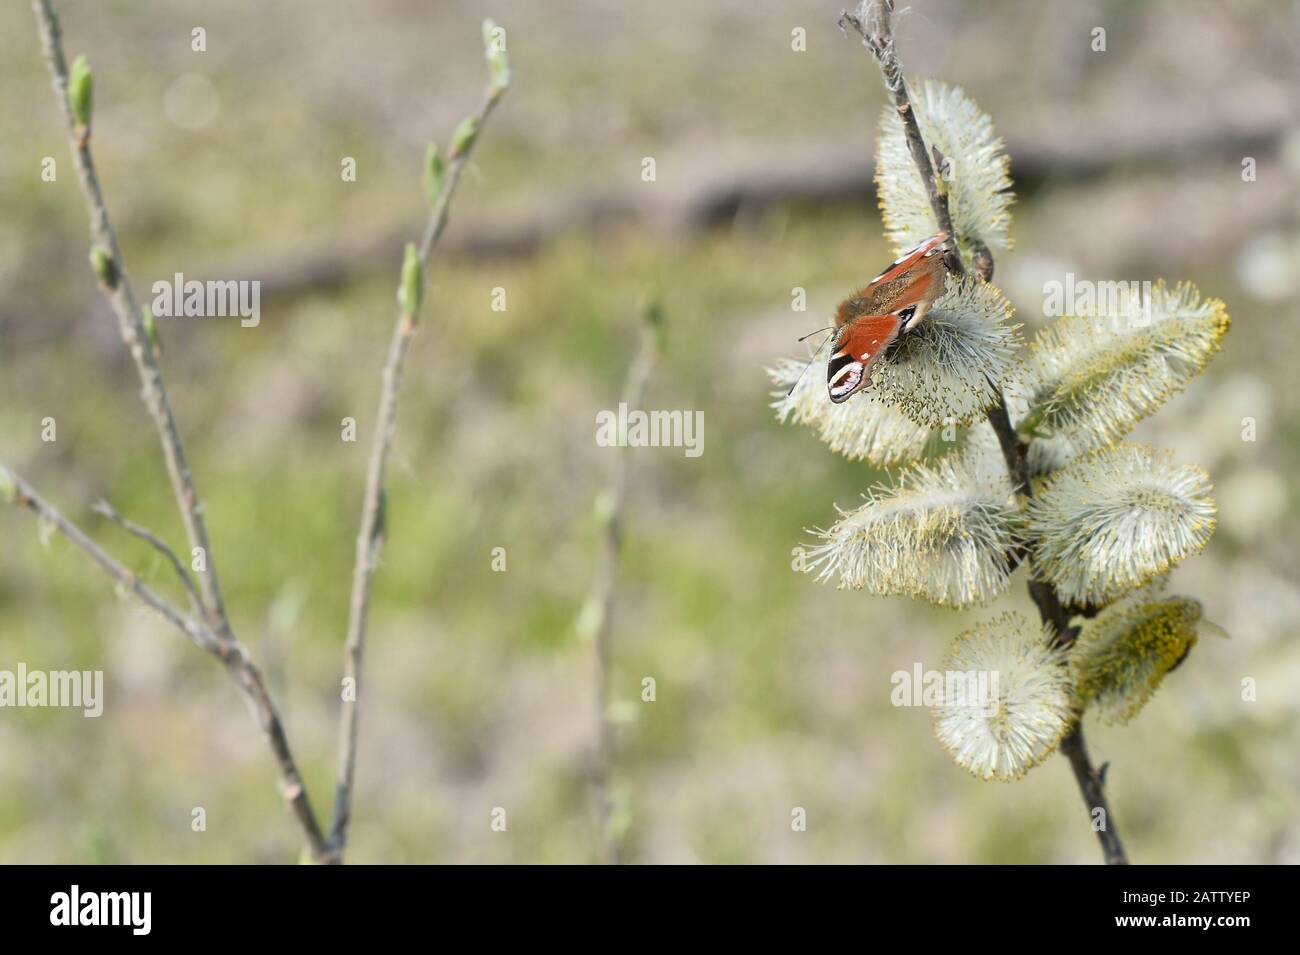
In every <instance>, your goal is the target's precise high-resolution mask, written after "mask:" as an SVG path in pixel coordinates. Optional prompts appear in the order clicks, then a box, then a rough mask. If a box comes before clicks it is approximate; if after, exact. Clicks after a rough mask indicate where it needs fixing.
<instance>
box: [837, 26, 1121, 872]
mask: <svg viewBox="0 0 1300 955" xmlns="http://www.w3.org/2000/svg"><path fill="white" fill-rule="evenodd" d="M893 12H894V3H893V0H876V2H870V0H863V2H862V3H861V4H860V5H859V6H858V8H857V10H855V11H854V12H853V13H849V12H848V11H843V12H842V13H841V15H840V28H841V29H843V28H844V25H845V24H848V25H849V26H851V27H852V28H853V29H854V30H856V31H857V33H858V34H859V35H860V36H861V37H862V42H863V45H864V46H866V48H867V49H868V50H869V51H870V52H871V54H872V55H873V56H874V57H875V59H876V62H877V63H878V64H879V66H880V72H881V74H882V76H883V77H884V80H885V88H886V89H887V90H889V92H890V94H891V95H892V96H893V99H894V108H895V109H897V110H898V115H899V117H900V118H901V119H902V121H903V129H904V132H905V134H906V137H907V144H908V149H909V151H910V152H911V154H912V160H913V162H914V163H915V164H916V168H917V171H918V172H919V173H920V175H921V181H922V182H923V183H924V184H925V188H926V193H927V195H928V196H929V199H930V206H931V207H932V208H933V209H934V214H935V219H936V221H937V222H938V223H939V228H940V229H941V230H942V231H945V232H947V233H948V234H949V235H950V236H952V240H953V247H954V250H955V251H954V255H953V257H952V258H953V259H955V260H956V264H957V265H958V266H959V268H960V266H961V254H960V251H956V250H957V249H958V247H959V244H960V243H959V241H958V236H957V234H956V232H954V231H953V228H952V217H951V215H950V214H949V211H948V193H947V190H946V189H940V188H939V187H938V183H937V181H936V179H935V174H934V168H933V166H931V164H930V153H929V152H927V151H926V148H925V140H924V138H923V137H922V136H921V129H920V127H919V126H918V125H917V121H916V113H915V111H914V110H913V109H912V104H911V101H910V100H909V98H908V94H907V83H906V81H905V80H904V78H903V69H902V65H901V63H900V62H899V59H898V53H897V50H896V48H895V43H894V33H893ZM935 156H936V158H938V159H942V157H941V156H939V154H938V151H937V150H936V151H935ZM970 247H971V250H972V254H973V258H974V265H975V269H976V272H977V274H979V275H980V277H981V278H983V279H984V280H985V281H989V280H991V279H992V277H993V255H992V253H990V252H989V249H988V246H987V245H985V244H984V242H983V241H981V240H980V239H979V237H978V236H976V237H973V239H972V240H971V242H970ZM988 420H989V424H990V425H991V426H992V427H993V430H994V432H995V433H996V434H997V437H998V444H999V445H1000V446H1001V448H1002V456H1003V458H1004V459H1005V460H1006V464H1007V473H1008V475H1009V476H1010V478H1011V483H1012V486H1013V487H1014V488H1015V489H1016V491H1017V493H1019V494H1022V495H1023V496H1024V497H1026V498H1030V497H1032V496H1033V487H1032V485H1031V483H1030V479H1029V461H1028V457H1027V450H1028V449H1027V447H1026V445H1025V443H1024V442H1023V441H1022V440H1021V438H1020V436H1019V435H1018V434H1017V433H1016V430H1015V428H1014V427H1012V424H1011V416H1010V414H1009V413H1008V411H1007V402H1006V398H1005V397H1003V396H999V399H998V402H997V403H996V404H995V405H994V406H993V407H991V408H990V409H989V411H988ZM1022 556H1023V555H1020V554H1018V555H1015V557H1014V562H1015V563H1017V564H1018V563H1019V562H1020V560H1021V559H1022ZM1029 594H1030V596H1031V597H1032V598H1033V599H1034V603H1035V604H1037V605H1038V613H1039V616H1040V617H1041V618H1042V620H1043V622H1044V623H1047V624H1049V625H1050V626H1051V627H1052V630H1053V632H1054V633H1055V637H1054V639H1053V645H1054V646H1058V647H1063V648H1067V649H1068V648H1069V647H1070V646H1071V645H1072V644H1073V643H1074V641H1075V639H1076V638H1077V637H1078V635H1079V628H1078V627H1072V626H1071V625H1070V615H1069V614H1068V613H1067V611H1066V609H1065V607H1064V606H1062V604H1061V599H1060V597H1059V595H1058V594H1057V592H1056V588H1055V587H1053V586H1052V585H1051V584H1050V583H1048V582H1047V581H1045V580H1043V579H1041V578H1040V577H1039V575H1038V571H1037V569H1036V568H1034V567H1033V559H1032V554H1031V556H1030V580H1029ZM1061 752H1062V753H1063V754H1064V755H1065V756H1066V757H1067V758H1068V759H1069V760H1070V766H1071V768H1072V769H1073V770H1074V777H1075V781H1076V782H1077V783H1078V786H1079V791H1080V793H1082V794H1083V799H1084V803H1085V805H1087V806H1088V808H1089V811H1090V814H1091V812H1092V811H1094V810H1096V809H1101V810H1102V812H1103V819H1104V823H1103V828H1101V829H1099V830H1097V838H1098V840H1099V841H1100V842H1101V847H1102V852H1103V854H1104V856H1105V860H1106V862H1107V864H1109V865H1116V864H1119V865H1126V864H1127V863H1128V858H1127V856H1126V855H1125V853H1124V846H1123V844H1122V843H1121V842H1120V839H1119V834H1118V833H1117V832H1116V831H1115V828H1114V826H1113V825H1112V824H1111V812H1110V807H1109V806H1108V805H1107V803H1106V795H1105V792H1104V791H1103V788H1102V781H1101V776H1100V775H1099V774H1098V773H1097V771H1096V770H1095V769H1093V767H1092V763H1091V761H1090V760H1089V758H1088V749H1087V746H1086V744H1085V742H1084V737H1083V726H1082V723H1076V724H1075V726H1074V728H1073V729H1072V730H1071V731H1070V733H1069V734H1068V735H1067V736H1066V737H1065V739H1064V740H1063V741H1062V743H1061Z"/></svg>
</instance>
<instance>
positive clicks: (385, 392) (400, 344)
mask: <svg viewBox="0 0 1300 955" xmlns="http://www.w3.org/2000/svg"><path fill="white" fill-rule="evenodd" d="M504 91H505V88H504V87H502V86H497V85H496V84H495V83H493V84H490V85H489V87H488V90H487V92H486V93H485V94H484V98H483V102H482V104H481V105H480V106H479V109H478V112H477V113H476V114H475V116H474V120H473V121H474V122H475V124H476V128H477V131H478V132H477V133H476V135H475V136H474V138H473V139H472V140H471V141H470V142H469V144H468V145H467V146H466V148H465V149H463V150H462V151H461V152H460V153H459V154H458V155H456V156H454V157H453V158H452V160H451V163H450V165H449V167H448V169H447V178H446V181H445V183H444V185H443V188H442V191H441V192H440V193H439V194H438V199H437V203H436V205H435V206H434V209H433V212H432V213H431V214H430V216H429V221H428V224H427V225H426V226H425V229H424V234H423V236H422V238H421V240H420V246H419V256H420V262H421V265H422V267H424V268H426V269H427V268H428V264H429V260H430V257H431V255H432V253H433V251H434V249H435V248H436V246H437V244H438V240H439V239H440V238H441V237H442V234H443V231H444V230H445V229H446V227H447V220H448V218H449V217H450V215H451V201H452V198H453V197H454V195H455V193H456V187H457V185H458V184H459V183H460V179H461V175H462V174H463V173H464V171H465V167H466V166H467V165H468V163H469V160H470V157H471V155H472V154H473V149H474V146H475V144H476V143H477V142H478V135H480V134H481V133H482V130H483V126H484V124H485V123H486V122H487V119H488V117H489V116H491V114H492V111H493V110H494V109H495V108H496V105H497V102H498V101H499V100H500V99H501V95H502V93H504ZM414 333H415V321H414V319H413V317H408V316H407V315H406V314H405V312H399V314H398V317H397V323H396V325H395V326H394V328H393V336H392V339H391V341H390V343H389V346H388V359H387V361H385V363H384V368H383V374H382V378H381V383H380V390H379V410H378V413H377V414H376V416H375V417H376V420H375V431H374V439H373V443H372V444H371V447H370V462H369V465H368V467H367V469H366V485H365V491H364V493H363V495H362V502H361V525H360V528H359V529H358V531H357V543H356V558H355V563H354V566H353V570H352V599H351V604H350V607H349V611H348V635H347V641H346V643H345V644H344V650H343V677H344V680H345V681H348V680H350V681H351V685H350V688H351V691H352V692H351V694H347V695H344V698H343V706H342V713H341V717H340V726H339V767H338V777H337V781H336V788H335V795H334V818H333V822H332V823H331V826H330V848H331V854H332V857H333V859H334V861H341V860H342V858H343V851H344V849H345V848H346V846H347V830H348V823H349V821H350V819H351V811H352V796H353V780H354V778H355V775H356V763H357V733H358V728H359V725H360V719H361V709H360V703H361V665H362V658H363V656H364V654H365V645H366V618H367V615H368V612H369V609H370V587H371V579H372V577H373V575H374V571H375V566H376V565H377V563H378V560H379V553H380V551H381V549H382V548H383V542H384V526H383V523H384V522H383V518H384V507H383V504H384V497H385V495H384V479H385V474H386V472H387V466H388V458H389V454H390V453H391V451H392V445H393V435H394V432H395V430H396V427H397V399H398V395H399V393H400V391H401V384H402V369H403V368H404V366H405V363H406V354H407V351H408V350H409V349H410V345H411V338H412V336H413V335H414Z"/></svg>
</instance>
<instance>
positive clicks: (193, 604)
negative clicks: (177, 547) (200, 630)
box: [92, 501, 203, 616]
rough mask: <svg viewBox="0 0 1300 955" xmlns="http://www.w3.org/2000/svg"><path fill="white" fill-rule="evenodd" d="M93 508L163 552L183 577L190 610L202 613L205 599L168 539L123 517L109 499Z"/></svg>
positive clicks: (177, 573)
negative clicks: (202, 598)
mask: <svg viewBox="0 0 1300 955" xmlns="http://www.w3.org/2000/svg"><path fill="white" fill-rule="evenodd" d="M92 510H93V511H94V512H95V513H96V514H99V515H101V516H103V517H107V518H108V519H109V520H110V521H112V522H113V523H114V524H116V525H118V526H119V527H121V528H122V530H124V531H126V532H127V533H128V534H133V535H135V536H136V537H138V538H140V539H141V540H142V541H145V542H146V543H148V544H149V545H150V546H152V547H153V549H154V550H156V551H158V553H160V554H162V555H163V557H164V558H166V559H167V562H168V563H170V564H171V565H172V569H173V570H174V571H176V576H177V577H179V578H180V579H181V586H183V587H184V588H185V593H186V594H187V595H188V596H189V598H190V611H191V612H192V613H195V614H199V615H200V616H201V615H202V613H203V601H202V600H201V599H200V597H199V592H198V591H197V590H195V589H194V581H193V579H191V577H190V575H189V571H187V570H186V569H185V565H184V564H182V563H181V560H180V558H179V557H177V556H176V552H175V551H173V550H172V549H171V548H170V547H168V546H167V542H166V541H164V540H163V539H162V538H161V537H159V536H158V535H157V534H155V533H154V532H153V531H151V530H149V529H148V528H147V527H141V526H140V525H139V524H137V523H135V522H134V521H132V520H129V519H127V518H125V517H123V516H122V515H121V514H119V513H118V512H117V511H116V510H114V509H113V505H112V504H109V503H108V501H99V502H98V503H97V504H96V505H95V506H94V507H93V508H92Z"/></svg>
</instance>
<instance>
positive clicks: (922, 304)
mask: <svg viewBox="0 0 1300 955" xmlns="http://www.w3.org/2000/svg"><path fill="white" fill-rule="evenodd" d="M947 242H948V233H946V232H940V233H939V234H938V235H932V236H930V238H928V239H926V240H925V241H924V242H922V243H921V244H920V245H918V246H917V247H916V248H914V249H911V250H909V251H908V252H905V253H904V254H903V255H902V256H900V257H899V259H898V260H897V261H896V262H894V263H893V264H892V265H890V266H889V268H887V269H885V271H883V272H881V273H880V274H879V275H877V276H876V277H875V278H874V279H872V280H871V281H870V282H869V283H867V285H866V287H865V288H862V289H860V290H858V291H857V292H854V293H853V294H852V295H850V296H849V297H848V298H846V299H845V300H844V301H843V302H841V303H840V307H839V308H838V309H837V310H836V312H835V345H834V347H833V349H832V351H831V356H830V360H829V362H828V363H827V365H826V387H827V388H828V389H829V391H830V397H831V401H833V402H835V403H836V404H839V403H840V402H843V401H847V400H848V399H849V398H851V397H852V396H853V395H855V394H857V393H858V392H859V391H861V390H862V389H863V388H865V387H866V386H867V384H868V383H870V381H871V369H872V366H873V365H875V363H876V361H877V360H878V359H879V358H880V356H881V355H882V354H884V351H885V349H886V348H888V347H889V346H890V345H891V344H892V343H893V342H894V341H895V340H896V339H897V338H898V336H899V335H902V334H904V333H906V332H908V331H910V330H911V329H913V328H916V326H917V325H919V324H920V323H921V319H923V318H925V313H926V312H927V311H929V309H930V306H931V305H932V304H934V301H935V300H936V299H937V298H939V296H941V295H943V292H944V287H945V285H946V283H947V278H948V267H947V264H946V261H945V260H946V255H947V251H948V249H947Z"/></svg>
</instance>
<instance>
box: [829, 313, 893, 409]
mask: <svg viewBox="0 0 1300 955" xmlns="http://www.w3.org/2000/svg"><path fill="white" fill-rule="evenodd" d="M902 324H903V323H902V320H901V319H900V318H899V317H898V315H896V314H890V315H864V316H862V317H861V318H855V319H854V320H853V321H852V322H850V323H849V324H848V325H845V326H844V327H843V328H842V329H841V330H840V333H839V334H838V335H836V336H835V351H834V352H833V353H832V354H831V357H830V361H829V362H827V364H826V387H827V390H828V391H829V392H830V397H831V401H833V402H835V403H836V404H839V403H840V402H841V401H847V400H848V399H849V398H851V397H852V396H853V395H854V394H856V393H857V392H858V391H861V390H862V389H863V388H865V387H866V386H867V383H868V382H870V381H871V367H872V365H874V364H875V363H876V360H877V359H878V358H879V357H880V355H881V353H882V352H884V350H885V349H886V348H888V347H889V344H890V342H892V341H893V340H894V339H895V338H897V337H898V330H899V328H900V327H901V326H902Z"/></svg>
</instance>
